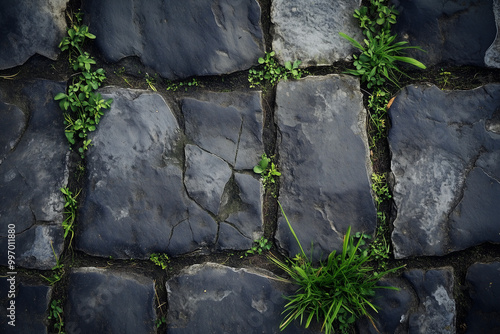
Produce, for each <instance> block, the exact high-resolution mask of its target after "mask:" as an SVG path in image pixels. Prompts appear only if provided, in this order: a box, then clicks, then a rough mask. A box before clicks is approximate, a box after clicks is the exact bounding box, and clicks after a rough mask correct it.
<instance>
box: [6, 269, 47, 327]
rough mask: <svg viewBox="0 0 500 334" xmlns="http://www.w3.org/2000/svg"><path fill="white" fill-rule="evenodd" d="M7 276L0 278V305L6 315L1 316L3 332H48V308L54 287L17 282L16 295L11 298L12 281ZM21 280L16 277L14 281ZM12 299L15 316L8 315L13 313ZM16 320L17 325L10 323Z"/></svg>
mask: <svg viewBox="0 0 500 334" xmlns="http://www.w3.org/2000/svg"><path fill="white" fill-rule="evenodd" d="M8 278H12V277H11V276H8V277H7V278H3V277H2V279H1V280H0V291H2V295H1V298H0V306H1V307H2V310H4V315H3V316H2V317H0V332H2V333H47V328H46V327H45V323H44V322H45V321H46V319H47V310H48V306H49V299H50V296H51V294H52V288H51V287H50V286H46V285H40V284H33V283H28V282H24V281H21V282H17V284H16V288H15V297H14V298H9V296H8V292H9V293H10V282H9V281H7V279H8ZM17 280H19V277H16V278H15V280H14V282H15V281H17ZM11 301H14V309H13V313H12V314H13V315H14V318H11V317H8V316H10V315H11V312H10V310H7V308H11V309H12V306H11V305H12V304H11ZM13 320H14V322H13V323H14V324H15V327H14V326H12V325H9V324H8V322H11V321H13Z"/></svg>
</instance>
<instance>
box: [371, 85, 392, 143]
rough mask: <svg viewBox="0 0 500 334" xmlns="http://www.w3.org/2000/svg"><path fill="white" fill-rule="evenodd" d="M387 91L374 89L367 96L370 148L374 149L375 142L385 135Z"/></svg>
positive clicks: (382, 138)
mask: <svg viewBox="0 0 500 334" xmlns="http://www.w3.org/2000/svg"><path fill="white" fill-rule="evenodd" d="M388 102H389V93H388V92H387V91H385V90H382V89H380V88H379V89H376V90H375V92H374V93H373V94H370V96H368V113H369V116H370V123H369V125H368V132H369V134H370V149H372V150H374V149H375V147H376V145H377V143H378V142H379V141H381V140H384V139H385V138H386V137H387V125H386V120H387V104H388Z"/></svg>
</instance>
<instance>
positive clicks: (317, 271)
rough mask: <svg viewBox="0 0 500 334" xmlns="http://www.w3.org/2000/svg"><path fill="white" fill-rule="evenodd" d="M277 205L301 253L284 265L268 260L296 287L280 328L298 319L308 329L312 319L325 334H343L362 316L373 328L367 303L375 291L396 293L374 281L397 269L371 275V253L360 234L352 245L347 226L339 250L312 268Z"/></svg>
mask: <svg viewBox="0 0 500 334" xmlns="http://www.w3.org/2000/svg"><path fill="white" fill-rule="evenodd" d="M278 205H279V207H280V209H281V212H282V214H283V217H284V218H285V220H286V222H287V224H288V227H289V229H290V231H291V233H292V235H293V237H294V238H295V240H296V242H297V244H298V245H299V248H300V251H301V252H300V253H299V254H297V255H296V256H295V258H293V259H287V260H286V261H285V262H284V261H281V260H279V259H278V258H277V257H275V256H273V255H271V256H270V257H269V258H270V260H271V261H272V262H273V263H275V264H276V265H277V266H278V267H279V268H281V269H283V270H284V271H285V272H286V273H287V274H288V275H289V276H290V280H287V281H288V282H291V283H294V284H296V285H298V286H299V288H298V290H297V291H296V292H295V293H294V294H293V295H291V296H287V297H285V298H286V299H287V300H288V303H287V304H286V305H285V310H284V311H283V313H285V314H286V315H285V317H284V319H283V321H282V322H281V325H280V329H281V330H283V329H285V328H286V327H287V326H288V325H290V323H292V322H293V321H294V320H299V322H300V324H301V325H302V324H304V326H305V327H306V328H308V327H309V325H310V324H311V322H312V321H313V320H315V321H322V322H323V324H322V328H321V330H322V331H323V330H324V331H325V333H326V334H330V333H333V332H334V330H335V327H338V328H339V329H340V330H341V331H342V332H344V331H346V330H347V329H348V328H349V326H351V325H352V324H353V323H354V321H355V320H356V319H357V318H360V317H362V316H367V317H368V319H369V320H370V321H371V322H372V324H373V325H374V326H375V324H374V322H373V319H372V316H371V315H370V313H368V310H370V309H371V310H373V311H375V312H377V307H376V306H375V305H374V304H373V303H372V302H371V301H370V299H371V298H372V297H373V296H374V294H375V290H376V289H380V288H384V289H393V290H397V288H394V287H385V286H379V285H377V282H378V281H379V280H380V279H381V278H382V277H383V276H385V275H387V274H389V273H392V272H395V271H396V270H398V269H399V268H401V267H399V268H393V269H389V270H385V271H383V272H375V271H374V270H373V268H372V267H370V266H368V265H367V263H368V262H370V261H371V260H372V259H373V254H372V253H371V252H370V251H369V249H366V248H363V247H361V244H362V242H364V241H363V239H364V235H363V234H358V241H357V242H355V241H354V238H353V237H352V236H351V234H350V233H351V228H350V227H349V228H348V230H347V232H346V235H345V236H344V242H343V245H342V251H341V252H340V253H337V252H336V251H333V252H331V253H330V255H329V256H328V258H327V260H326V263H324V262H320V265H319V267H315V266H313V264H312V259H309V258H307V256H306V254H305V252H304V250H303V248H302V245H301V244H300V241H299V239H298V238H297V235H296V234H295V231H294V230H293V228H292V225H291V224H290V222H289V220H288V218H287V216H286V214H285V212H284V210H283V207H282V206H281V203H279V202H278Z"/></svg>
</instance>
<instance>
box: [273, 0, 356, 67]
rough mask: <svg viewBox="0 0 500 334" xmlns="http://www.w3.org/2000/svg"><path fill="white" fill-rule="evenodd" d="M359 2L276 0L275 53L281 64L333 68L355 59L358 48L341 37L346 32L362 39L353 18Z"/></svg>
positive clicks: (353, 0) (274, 9) (274, 2)
mask: <svg viewBox="0 0 500 334" xmlns="http://www.w3.org/2000/svg"><path fill="white" fill-rule="evenodd" d="M360 5H361V1H360V0H333V1H332V0H313V1H311V0H273V1H272V7H271V21H272V23H273V24H274V26H273V29H274V30H273V42H272V45H273V50H274V51H275V52H276V56H277V57H278V59H279V60H280V62H281V63H284V62H286V61H292V62H293V61H295V60H300V61H302V65H301V66H304V67H305V66H313V65H331V64H332V63H334V62H336V61H339V60H348V59H351V58H352V54H353V52H355V49H354V48H353V47H352V46H351V44H350V43H349V42H348V41H346V40H345V39H343V38H342V37H340V35H339V32H343V33H345V34H347V35H349V36H351V37H353V38H354V39H356V40H360V39H361V37H362V33H361V29H360V28H359V25H358V22H357V20H356V19H355V18H354V17H353V13H354V10H355V9H358V8H359V7H360Z"/></svg>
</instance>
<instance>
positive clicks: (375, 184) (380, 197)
mask: <svg viewBox="0 0 500 334" xmlns="http://www.w3.org/2000/svg"><path fill="white" fill-rule="evenodd" d="M372 189H373V192H374V193H375V202H376V203H377V208H378V207H380V204H382V202H383V201H385V200H388V199H390V198H391V197H392V196H391V193H390V191H389V185H388V184H387V179H386V176H385V174H377V173H373V174H372Z"/></svg>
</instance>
